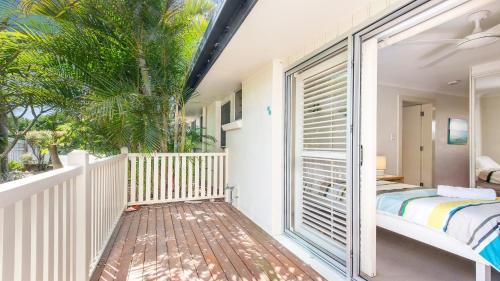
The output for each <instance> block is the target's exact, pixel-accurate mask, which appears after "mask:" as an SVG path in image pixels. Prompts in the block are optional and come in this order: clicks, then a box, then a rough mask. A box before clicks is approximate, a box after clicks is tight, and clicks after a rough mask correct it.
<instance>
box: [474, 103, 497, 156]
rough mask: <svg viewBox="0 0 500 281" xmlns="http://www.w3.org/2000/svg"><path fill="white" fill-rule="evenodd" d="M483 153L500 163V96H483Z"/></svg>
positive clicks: (481, 105) (481, 104) (481, 106)
mask: <svg viewBox="0 0 500 281" xmlns="http://www.w3.org/2000/svg"><path fill="white" fill-rule="evenodd" d="M480 108H481V111H480V112H481V115H480V116H481V119H480V120H481V132H477V131H476V133H478V134H479V133H480V134H481V140H480V141H481V150H482V151H481V154H483V155H487V156H489V157H491V158H492V159H493V160H495V161H496V162H497V163H500V145H499V141H500V124H499V121H500V111H499V108H500V96H486V97H482V98H481V102H480Z"/></svg>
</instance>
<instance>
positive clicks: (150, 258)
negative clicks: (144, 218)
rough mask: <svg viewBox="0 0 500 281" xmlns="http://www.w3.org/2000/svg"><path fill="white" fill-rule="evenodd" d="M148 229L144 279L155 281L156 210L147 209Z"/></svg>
mask: <svg viewBox="0 0 500 281" xmlns="http://www.w3.org/2000/svg"><path fill="white" fill-rule="evenodd" d="M148 209H149V213H148V227H147V231H146V238H145V239H146V241H145V242H146V251H145V254H144V279H145V280H147V281H153V280H156V276H157V273H156V237H157V236H156V210H157V208H148Z"/></svg>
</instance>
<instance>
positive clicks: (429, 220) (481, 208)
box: [377, 182, 500, 281]
mask: <svg viewBox="0 0 500 281" xmlns="http://www.w3.org/2000/svg"><path fill="white" fill-rule="evenodd" d="M377 194H378V195H377V226H379V227H382V228H385V229H387V230H390V231H393V232H396V233H399V234H401V235H404V236H407V237H410V238H412V239H415V240H418V241H420V242H423V243H426V244H429V245H432V246H434V247H437V248H440V249H442V250H445V251H448V252H451V253H454V254H456V255H459V256H462V257H465V258H467V259H470V260H472V261H475V262H476V280H478V281H479V280H481V281H485V280H490V278H491V269H490V268H491V267H490V266H492V267H494V268H495V269H496V270H498V269H499V267H500V229H499V225H500V198H497V200H494V201H485V200H464V199H459V198H450V197H442V196H438V195H437V190H436V189H432V188H431V189H429V188H421V187H420V186H414V185H406V184H403V185H402V184H400V183H392V184H391V183H387V182H377Z"/></svg>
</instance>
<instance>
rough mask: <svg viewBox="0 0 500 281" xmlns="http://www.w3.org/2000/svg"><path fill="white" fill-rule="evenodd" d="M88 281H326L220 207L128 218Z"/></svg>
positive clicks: (156, 209) (170, 208) (167, 208)
mask: <svg viewBox="0 0 500 281" xmlns="http://www.w3.org/2000/svg"><path fill="white" fill-rule="evenodd" d="M118 227H119V228H118V229H117V231H115V234H114V235H113V237H112V238H111V241H110V245H108V247H107V249H106V250H105V253H104V254H103V258H102V259H101V262H100V263H99V265H98V266H97V268H96V270H95V272H94V274H93V276H92V280H324V279H323V278H322V277H321V276H320V275H319V274H318V273H316V272H315V271H314V270H313V269H312V268H310V267H309V266H307V265H306V264H304V263H303V262H302V261H301V260H300V259H299V258H297V257H296V256H295V255H293V254H292V253H290V252H289V251H288V250H287V249H285V248H284V247H283V246H282V245H281V244H280V243H278V242H277V241H276V240H274V239H273V238H272V237H271V236H269V235H268V234H267V233H265V232H264V231H263V230H262V229H260V228H259V227H258V226H257V225H255V224H254V223H253V222H252V221H250V220H249V219H248V218H247V217H245V216H244V215H243V214H241V213H240V212H239V211H237V210H236V209H234V208H233V207H231V206H230V205H228V204H227V203H223V202H214V203H211V202H204V203H200V204H188V203H172V204H161V205H151V206H149V207H143V208H141V209H140V210H138V211H135V212H131V213H126V214H124V216H123V217H122V220H121V222H120V224H119V226H118Z"/></svg>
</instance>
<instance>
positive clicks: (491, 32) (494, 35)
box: [403, 10, 500, 68]
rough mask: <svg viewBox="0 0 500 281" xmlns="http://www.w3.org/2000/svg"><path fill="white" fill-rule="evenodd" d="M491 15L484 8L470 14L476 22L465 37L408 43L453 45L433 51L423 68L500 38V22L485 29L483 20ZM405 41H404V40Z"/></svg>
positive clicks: (473, 21)
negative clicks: (482, 23)
mask: <svg viewBox="0 0 500 281" xmlns="http://www.w3.org/2000/svg"><path fill="white" fill-rule="evenodd" d="M489 15H490V11H487V10H482V11H478V12H475V13H473V14H471V15H469V18H468V20H469V21H470V22H472V23H474V30H472V33H471V34H469V35H467V36H465V37H464V38H457V39H435V40H410V41H406V42H405V43H406V44H426V43H433V44H450V45H451V46H449V47H447V48H444V49H442V50H440V51H438V52H436V53H433V54H431V55H429V56H427V57H426V58H425V61H424V63H423V64H422V65H421V66H420V67H422V68H425V67H429V66H431V65H434V64H436V63H438V62H440V61H442V60H444V59H446V58H448V57H450V56H452V55H454V54H455V53H457V52H459V51H462V50H470V49H476V48H480V47H483V46H486V45H489V44H492V43H494V42H496V41H498V40H500V24H497V25H495V26H493V27H492V28H490V29H488V30H483V29H482V27H481V21H482V20H483V19H485V18H487V17H488V16H489ZM403 42H404V41H403Z"/></svg>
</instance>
